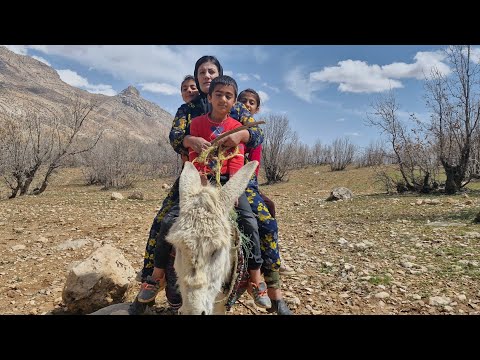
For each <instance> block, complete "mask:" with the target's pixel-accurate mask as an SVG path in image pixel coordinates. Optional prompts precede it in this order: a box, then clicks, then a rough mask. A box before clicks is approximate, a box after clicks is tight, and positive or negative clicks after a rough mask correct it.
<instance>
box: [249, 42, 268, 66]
mask: <svg viewBox="0 0 480 360" xmlns="http://www.w3.org/2000/svg"><path fill="white" fill-rule="evenodd" d="M250 51H252V49H251V50H250ZM252 53H253V56H254V57H255V60H256V62H257V63H258V64H263V63H265V62H266V61H267V60H268V58H269V57H270V56H269V54H268V52H267V51H266V50H265V49H264V48H263V47H261V46H255V47H253V51H252Z"/></svg>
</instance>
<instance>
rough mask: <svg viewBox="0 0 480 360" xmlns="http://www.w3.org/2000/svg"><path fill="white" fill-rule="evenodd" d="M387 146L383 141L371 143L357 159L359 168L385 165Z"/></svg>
mask: <svg viewBox="0 0 480 360" xmlns="http://www.w3.org/2000/svg"><path fill="white" fill-rule="evenodd" d="M384 147H385V145H384V143H383V141H382V140H381V139H378V140H376V141H370V143H369V144H368V146H367V147H366V148H365V149H364V150H363V152H362V153H361V154H359V156H358V157H357V158H356V159H355V161H354V162H355V165H356V166H357V167H371V166H380V165H382V164H385V158H386V156H387V155H386V151H385V149H384Z"/></svg>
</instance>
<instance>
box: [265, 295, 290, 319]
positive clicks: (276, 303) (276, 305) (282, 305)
mask: <svg viewBox="0 0 480 360" xmlns="http://www.w3.org/2000/svg"><path fill="white" fill-rule="evenodd" d="M267 312H268V313H273V312H276V313H277V315H293V313H292V312H291V311H290V309H289V308H288V306H287V303H286V302H285V300H283V299H280V300H272V307H271V308H270V309H267Z"/></svg>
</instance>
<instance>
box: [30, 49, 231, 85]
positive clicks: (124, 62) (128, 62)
mask: <svg viewBox="0 0 480 360" xmlns="http://www.w3.org/2000/svg"><path fill="white" fill-rule="evenodd" d="M28 48H31V49H35V50H37V51H40V52H43V53H45V54H49V55H56V56H61V57H63V58H66V59H68V60H73V61H75V62H76V63H78V64H81V65H83V66H85V67H86V68H89V69H94V70H97V71H101V72H104V73H107V74H110V75H112V76H113V77H115V78H117V79H121V80H124V81H126V82H129V83H142V82H156V83H167V84H170V85H172V86H177V85H179V84H180V82H181V81H182V79H183V77H184V76H185V75H186V74H191V73H192V71H193V68H194V65H195V61H196V59H198V58H200V57H201V56H203V55H205V54H215V55H216V56H217V57H218V58H231V57H232V56H233V54H231V51H230V52H229V51H228V49H229V47H228V46H198V45H195V46H186V45H185V46H165V45H161V46H160V45H148V46H143V45H88V46H87V45H42V46H39V45H35V46H28Z"/></svg>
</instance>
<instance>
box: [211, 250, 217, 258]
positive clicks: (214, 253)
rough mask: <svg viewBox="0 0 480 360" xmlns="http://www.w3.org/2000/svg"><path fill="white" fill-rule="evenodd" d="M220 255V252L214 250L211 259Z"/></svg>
mask: <svg viewBox="0 0 480 360" xmlns="http://www.w3.org/2000/svg"><path fill="white" fill-rule="evenodd" d="M217 254H218V250H213V252H212V254H211V255H210V257H211V258H213V257H215V256H216V255H217Z"/></svg>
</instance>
